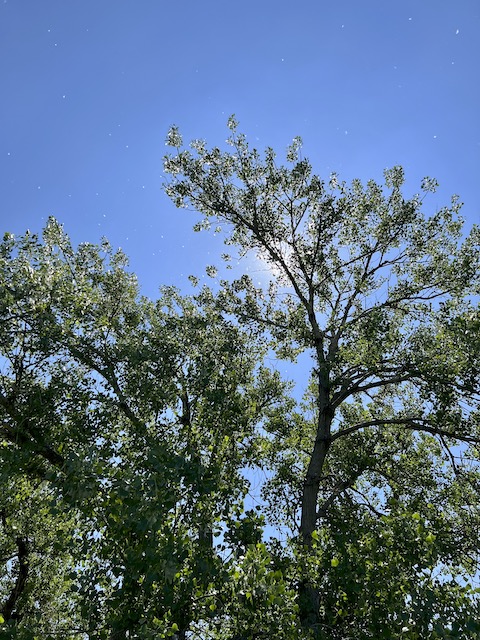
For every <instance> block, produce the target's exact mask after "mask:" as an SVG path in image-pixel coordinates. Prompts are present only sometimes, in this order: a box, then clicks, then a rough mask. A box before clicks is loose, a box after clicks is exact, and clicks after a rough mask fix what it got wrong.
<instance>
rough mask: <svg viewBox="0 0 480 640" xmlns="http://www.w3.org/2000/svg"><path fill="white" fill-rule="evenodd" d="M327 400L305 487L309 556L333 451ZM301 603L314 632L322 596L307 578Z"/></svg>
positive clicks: (303, 528) (304, 535) (304, 533)
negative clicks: (324, 479)
mask: <svg viewBox="0 0 480 640" xmlns="http://www.w3.org/2000/svg"><path fill="white" fill-rule="evenodd" d="M322 396H323V397H322ZM326 396H327V393H326V392H325V393H321V395H320V397H319V415H318V426H317V435H316V438H315V444H314V447H313V451H312V455H311V458H310V462H309V465H308V468H307V473H306V476H305V481H304V484H303V493H302V505H301V521H300V537H301V544H303V547H304V549H305V551H306V552H307V553H308V552H309V549H310V548H311V546H312V542H313V538H312V533H313V532H314V531H315V529H316V528H317V519H318V494H319V491H320V482H321V478H322V475H323V468H324V464H325V459H326V457H327V453H328V449H329V447H330V427H331V423H332V417H333V414H332V411H331V409H330V407H329V405H328V403H327V402H326ZM322 401H323V402H322ZM299 601H300V617H301V622H302V624H303V625H304V626H305V627H306V628H309V629H311V630H313V631H314V630H315V628H316V625H317V624H318V621H319V620H318V612H319V605H320V592H319V590H318V588H317V586H316V584H312V583H311V581H310V580H309V579H308V577H307V576H306V577H305V579H304V580H302V581H301V583H300V586H299Z"/></svg>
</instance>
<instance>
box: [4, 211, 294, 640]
mask: <svg viewBox="0 0 480 640" xmlns="http://www.w3.org/2000/svg"><path fill="white" fill-rule="evenodd" d="M0 290H1V293H0V319H1V322H0V347H1V374H0V444H1V446H0V456H1V464H0V477H1V482H2V485H1V486H2V495H1V496H0V562H1V573H0V614H1V618H0V634H1V637H2V638H18V639H22V640H27V639H28V640H33V639H34V638H42V640H43V639H46V638H48V639H50V638H56V637H62V638H65V639H68V640H70V639H71V638H88V639H94V638H95V639H104V638H105V639H109V640H110V639H111V640H113V639H116V638H162V637H174V636H175V637H177V638H179V639H180V638H186V637H187V634H188V633H189V630H190V629H194V628H196V627H198V628H200V629H201V628H202V624H203V625H204V624H206V623H207V622H210V621H211V620H212V619H214V618H215V617H216V616H218V614H217V613H216V612H217V610H220V611H221V610H222V609H223V608H224V601H225V600H226V593H227V594H228V589H230V590H232V589H233V586H232V585H231V586H230V587H228V585H229V584H230V583H231V579H230V574H231V573H232V572H233V571H234V569H233V568H232V567H233V566H234V565H235V570H237V568H239V567H240V565H241V564H242V560H241V559H240V558H239V557H238V555H237V556H235V557H234V558H229V557H228V551H225V548H223V549H221V548H217V546H219V545H218V544H217V543H216V542H215V540H214V533H215V532H217V531H218V532H221V531H227V529H228V530H229V531H230V534H229V540H230V542H229V545H230V548H234V547H240V546H242V545H244V544H247V543H248V535H247V533H248V526H249V522H250V521H251V522H252V523H253V524H255V521H254V520H252V517H249V516H248V515H243V499H244V497H245V494H246V493H247V491H248V484H249V483H248V479H247V478H246V476H245V473H244V468H245V467H246V466H248V465H249V464H251V461H252V459H255V458H256V453H255V429H256V425H257V424H258V423H260V422H262V420H263V419H264V415H265V414H266V413H268V411H269V410H271V409H272V408H274V407H275V406H276V404H277V403H278V402H280V401H281V398H282V394H283V387H284V385H283V383H281V381H280V379H279V376H278V375H277V374H275V373H274V372H271V371H270V370H269V369H267V368H265V367H262V366H261V362H262V353H263V351H264V346H263V345H262V342H261V341H259V340H257V339H256V338H255V337H254V336H249V335H248V333H247V332H246V331H245V330H244V329H242V328H241V327H239V326H238V325H235V324H234V323H233V322H232V321H228V320H225V319H224V318H223V317H222V316H221V314H220V313H219V312H218V310H217V309H216V306H217V305H216V302H215V296H214V295H213V294H212V293H211V292H210V291H209V290H208V289H204V290H203V291H202V293H201V294H200V295H199V296H197V297H196V298H185V297H182V296H180V295H179V293H178V292H177V291H176V290H175V289H172V288H168V287H167V288H164V289H163V292H162V295H161V297H160V298H159V299H158V300H156V301H151V300H148V299H146V298H143V297H141V296H140V295H139V290H138V285H137V282H136V279H135V277H134V276H133V275H132V274H131V273H129V272H128V269H127V266H126V260H125V257H124V256H123V254H122V253H121V252H113V251H112V250H111V248H110V247H109V246H108V245H107V244H106V243H104V244H103V245H102V246H95V245H90V244H82V245H80V246H79V247H78V248H77V249H74V248H73V246H72V244H71V242H70V240H69V238H68V236H67V235H66V234H65V232H64V231H63V229H62V227H61V226H60V225H59V224H58V222H56V221H55V220H53V219H51V220H49V222H48V225H47V226H46V228H45V230H44V232H43V237H42V238H38V237H37V236H36V235H34V234H31V233H27V234H26V235H25V236H23V237H20V238H14V237H13V236H12V235H10V234H7V235H6V236H5V238H4V241H3V243H2V244H1V246H0ZM236 525H237V526H236ZM252 526H253V525H252ZM237 528H239V530H240V532H237ZM250 528H252V527H250ZM243 530H245V531H243ZM242 531H243V533H242ZM257 537H258V536H257ZM257 542H258V540H257ZM220 546H221V545H220ZM242 548H243V546H242ZM277 582H278V580H277ZM225 585H227V587H225ZM225 589H226V591H225ZM273 606H274V608H275V607H276V609H277V610H279V611H280V610H281V609H283V602H281V603H280V601H279V602H277V604H274V605H273ZM269 612H270V614H271V613H272V606H269Z"/></svg>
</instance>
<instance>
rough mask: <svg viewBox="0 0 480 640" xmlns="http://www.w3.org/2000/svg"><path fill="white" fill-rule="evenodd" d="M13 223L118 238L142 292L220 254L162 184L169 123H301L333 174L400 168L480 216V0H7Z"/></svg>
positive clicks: (213, 137) (2, 197)
mask: <svg viewBox="0 0 480 640" xmlns="http://www.w3.org/2000/svg"><path fill="white" fill-rule="evenodd" d="M1 1H2V2H3V4H0V117H1V128H0V223H1V224H0V230H1V232H2V233H3V232H4V231H12V232H14V233H23V232H24V231H25V230H26V229H27V228H30V229H31V230H34V231H40V230H41V228H42V226H43V225H44V223H45V220H46V218H47V217H48V216H49V215H54V216H55V217H57V218H58V219H59V220H60V221H61V222H63V223H64V225H65V228H66V230H67V231H68V232H69V233H70V235H71V236H72V237H73V239H74V241H75V242H80V241H91V242H97V241H98V240H99V239H100V238H101V236H103V235H105V236H107V237H108V238H109V239H110V240H111V242H112V244H113V245H114V246H121V247H122V248H123V249H124V250H125V252H126V253H127V254H128V255H129V256H130V258H131V266H132V269H133V270H134V271H135V272H137V274H138V275H139V278H140V281H141V283H142V285H143V286H144V290H145V292H147V293H148V294H150V295H155V291H156V287H157V286H158V285H159V284H177V285H179V286H181V287H182V288H183V287H184V286H186V284H187V275H188V274H189V273H196V274H198V273H199V272H202V271H203V268H204V266H205V265H206V264H211V263H215V262H219V260H217V256H219V255H220V253H221V252H222V251H223V247H222V245H221V243H220V242H219V239H218V238H217V239H215V238H213V237H211V236H208V235H205V234H194V233H193V232H192V231H191V227H192V225H193V223H194V222H195V221H196V218H195V216H194V214H191V213H187V212H185V211H176V210H175V209H174V207H173V206H172V205H171V204H170V202H169V201H168V200H167V198H166V196H165V195H164V194H163V193H162V190H161V184H162V157H163V154H164V153H165V150H166V149H165V146H164V141H165V135H166V132H167V130H168V128H169V126H170V125H171V124H177V125H178V126H179V127H180V129H181V131H182V133H183V134H184V136H185V138H186V139H187V140H188V139H190V138H205V139H206V140H207V141H208V142H209V143H210V144H216V145H219V144H220V145H221V144H223V141H224V140H225V138H226V136H227V130H226V120H227V118H228V116H229V115H230V114H231V113H235V114H236V116H237V118H238V119H239V120H240V128H241V130H242V131H244V132H245V133H246V134H247V136H248V138H249V140H250V141H251V142H252V143H254V144H255V145H258V147H259V148H263V147H265V146H267V145H268V146H272V147H274V148H276V149H278V150H279V151H282V150H283V149H284V148H285V147H286V145H287V144H289V143H290V141H291V139H292V138H293V137H294V136H295V135H301V136H302V137H303V139H304V143H305V144H304V155H306V156H309V157H310V158H311V160H312V162H313V164H314V168H315V170H316V172H317V173H319V174H320V175H321V176H323V177H325V178H328V176H329V174H330V173H331V172H332V171H336V172H337V173H338V174H339V176H340V178H342V179H346V180H350V179H351V178H353V177H360V178H362V179H368V178H370V177H373V178H377V179H380V178H381V176H382V171H383V169H384V168H385V167H388V166H392V165H394V164H403V165H404V167H405V169H406V172H407V178H408V186H409V188H410V189H411V191H412V193H413V192H415V191H416V190H417V187H418V185H419V182H420V180H421V178H422V177H423V176H425V175H431V176H434V177H436V178H437V179H438V180H439V181H440V184H441V190H440V192H439V193H438V194H435V195H434V196H432V197H431V198H430V205H429V206H431V207H432V208H433V209H434V208H435V207H438V206H441V205H443V204H448V202H449V197H450V195H451V194H452V193H458V194H459V195H460V196H461V199H462V200H463V201H464V202H465V208H464V215H465V216H466V217H467V218H468V220H469V222H470V223H471V222H473V221H478V220H480V214H479V212H480V195H479V178H480V74H479V68H480V3H479V2H478V0H401V1H400V2H398V1H397V2H393V0H335V1H331V2H325V1H324V0H296V1H295V2H291V1H288V2H287V1H283V0H255V1H252V0H243V1H242V2H234V1H228V0H204V1H203V2H199V1H198V0H169V1H167V0H82V1H80V0H77V1H75V0H1Z"/></svg>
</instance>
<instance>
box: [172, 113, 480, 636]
mask: <svg viewBox="0 0 480 640" xmlns="http://www.w3.org/2000/svg"><path fill="white" fill-rule="evenodd" d="M229 128H230V132H231V135H230V138H229V139H228V141H227V142H228V144H229V145H230V146H231V148H232V150H231V151H221V150H220V149H219V148H212V149H208V148H207V146H206V144H205V143H204V142H203V141H198V140H196V141H194V142H192V144H191V149H190V150H188V149H185V148H183V145H182V139H181V136H180V134H179V132H178V130H177V129H176V128H172V129H171V131H170V133H169V136H168V139H167V143H168V144H169V145H170V146H171V147H173V148H174V149H175V151H174V152H173V153H172V154H170V155H168V156H167V157H166V159H165V170H166V173H167V174H169V175H170V176H171V180H170V182H169V183H168V184H167V185H166V192H167V194H168V195H169V196H170V197H171V198H172V199H173V201H174V202H175V204H176V205H177V206H179V207H191V208H193V209H194V210H196V211H198V212H199V213H201V214H202V215H203V216H204V219H203V221H202V222H200V223H199V224H198V225H197V228H198V229H201V228H208V227H209V225H210V221H211V220H215V221H217V222H218V223H220V224H222V225H223V226H224V228H225V230H226V232H227V233H228V235H227V244H229V245H236V246H238V247H239V248H240V251H241V253H242V254H243V253H246V252H249V251H253V252H254V253H256V254H257V256H259V257H260V259H262V260H264V261H265V262H266V263H267V265H268V267H269V268H270V270H271V271H270V272H271V282H270V284H269V286H268V287H258V286H255V285H254V283H253V282H252V280H251V279H250V278H249V277H248V276H246V275H244V276H242V277H241V278H240V279H238V280H236V281H233V282H230V283H229V282H223V283H222V286H223V288H224V293H223V304H224V306H225V308H226V309H227V310H228V311H229V312H230V313H232V314H235V315H236V317H237V318H238V322H239V324H240V325H241V326H248V327H251V329H252V331H256V332H258V334H261V335H268V336H269V338H270V343H269V345H270V348H271V349H273V350H274V351H275V352H276V353H277V355H278V356H279V357H283V358H289V359H291V360H295V358H296V357H297V356H298V355H299V354H300V353H303V352H307V353H310V354H311V355H312V359H313V364H312V368H311V382H310V386H309V389H308V390H307V394H306V398H305V404H304V406H303V409H302V410H301V411H299V410H298V409H295V410H292V411H290V412H289V413H287V414H283V415H282V414H277V415H275V416H272V418H271V419H270V421H269V422H268V425H267V426H266V427H265V428H266V431H267V432H268V435H266V436H265V438H264V448H265V453H266V457H267V458H268V457H269V459H270V462H271V467H270V468H271V470H272V471H273V472H274V475H273V477H272V478H271V479H270V482H269V486H267V487H266V488H265V500H266V502H267V504H270V505H271V510H272V511H273V512H275V511H277V516H278V510H279V509H280V510H281V511H282V519H283V521H286V522H287V523H288V524H289V526H290V529H291V532H292V539H295V534H296V533H298V536H297V545H296V547H294V553H295V554H296V555H295V556H294V557H295V562H296V564H297V569H298V570H300V578H299V582H298V589H297V595H298V602H299V605H300V619H301V622H302V625H303V627H304V629H305V630H309V631H311V632H312V633H313V634H314V635H315V636H316V637H321V638H323V637H325V638H347V637H355V638H379V637H389V638H390V637H408V638H427V637H428V638H430V637H431V638H435V637H478V636H477V634H478V633H479V629H480V628H479V626H478V623H476V622H475V620H476V616H475V613H474V612H475V611H477V612H478V606H479V605H478V599H476V596H475V595H474V593H473V591H471V590H470V588H469V587H468V586H465V583H464V582H463V583H462V580H460V582H459V578H460V577H461V576H464V577H465V576H467V575H469V576H473V575H474V574H475V572H476V571H477V570H478V559H479V556H478V536H477V535H476V534H475V533H474V532H475V530H478V526H479V524H480V522H479V510H478V506H479V504H478V488H479V487H480V484H479V480H480V477H479V466H478V457H479V448H478V445H479V443H480V430H479V422H478V417H479V407H478V399H479V387H478V373H479V361H480V360H479V347H480V342H479V332H478V329H479V326H480V324H479V320H480V316H479V312H478V307H477V306H476V301H477V299H478V298H477V297H478V294H479V293H480V291H479V274H480V268H479V267H480V264H479V262H480V251H479V237H480V234H479V229H478V228H477V227H474V228H473V229H472V230H471V232H470V234H469V235H467V236H466V237H464V238H462V222H461V219H460V218H459V215H458V213H459V209H460V203H459V201H458V198H457V197H454V198H453V199H452V203H451V206H450V207H444V208H442V209H440V210H439V211H437V212H436V213H434V214H433V215H431V216H429V217H428V216H425V215H424V214H423V213H422V203H423V197H421V196H420V195H418V194H417V195H414V196H413V197H411V198H406V197H405V196H404V195H403V194H402V186H403V182H404V175H403V171H402V169H401V168H400V167H394V168H392V169H390V170H387V171H386V172H385V186H381V185H379V184H377V183H376V182H374V181H369V182H368V183H367V184H366V185H362V184H361V182H360V181H359V180H355V181H354V182H353V183H352V185H351V186H347V185H346V184H344V183H341V182H339V181H338V180H337V178H336V176H332V177H331V179H330V182H329V184H328V185H327V184H325V183H324V182H323V181H322V180H321V179H320V178H319V177H318V176H316V175H314V174H313V173H312V168H311V166H310V163H309V161H308V160H306V159H304V158H302V157H301V153H300V151H301V141H300V140H299V139H295V140H294V142H293V144H292V146H291V147H290V148H289V150H288V153H287V161H288V162H289V163H290V166H287V167H285V166H278V165H277V163H276V161H275V153H274V152H273V150H272V149H267V150H266V152H265V154H264V156H262V155H261V154H260V153H259V152H258V151H257V150H256V149H250V147H249V146H248V143H247V140H246V137H245V136H244V135H242V134H239V133H238V132H237V122H236V121H235V119H234V118H233V117H232V118H231V119H230V120H229ZM435 188H436V183H435V181H433V180H431V179H428V178H426V179H424V181H423V182H422V191H423V192H425V193H427V192H429V191H434V190H435ZM282 495H286V496H288V497H289V499H288V501H286V502H283V503H282V500H281V498H280V496H282ZM291 501H293V505H292V504H291ZM297 519H298V521H297ZM440 576H442V577H440ZM471 634H474V635H471Z"/></svg>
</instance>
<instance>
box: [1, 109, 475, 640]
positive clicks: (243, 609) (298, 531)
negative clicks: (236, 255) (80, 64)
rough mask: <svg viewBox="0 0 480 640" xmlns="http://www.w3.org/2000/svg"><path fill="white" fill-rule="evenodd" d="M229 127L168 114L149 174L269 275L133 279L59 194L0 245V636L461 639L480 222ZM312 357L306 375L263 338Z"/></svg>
mask: <svg viewBox="0 0 480 640" xmlns="http://www.w3.org/2000/svg"><path fill="white" fill-rule="evenodd" d="M230 128H231V137H230V139H229V142H230V144H231V145H232V147H233V148H232V150H231V151H229V152H222V151H220V150H219V149H212V150H208V149H207V147H206V144H205V143H202V142H199V141H196V142H194V143H193V144H192V146H193V149H192V150H186V149H184V148H183V147H182V146H181V139H180V136H179V134H178V131H176V130H175V129H174V130H172V131H171V133H170V136H169V142H170V143H171V144H172V145H173V146H174V149H175V151H174V152H173V154H172V155H171V156H169V157H167V159H166V169H167V172H169V173H170V174H171V176H172V177H171V181H170V183H169V184H168V185H167V192H168V193H169V195H170V196H171V197H172V198H173V199H174V200H175V201H176V203H177V204H178V205H180V206H193V207H194V208H195V209H197V210H198V211H199V212H200V213H202V214H203V215H204V216H205V219H204V221H203V222H201V223H199V225H198V228H202V227H208V225H209V222H210V220H211V219H214V220H216V221H218V222H219V223H220V224H223V225H224V226H225V227H226V230H227V231H229V235H228V242H229V243H230V244H232V245H237V246H238V247H239V248H240V251H241V252H242V253H245V252H248V251H253V252H256V253H257V254H258V255H259V256H260V259H262V260H264V261H265V262H266V264H268V266H269V268H270V274H271V277H270V280H271V282H270V283H267V284H266V285H265V287H262V286H260V285H258V284H254V283H253V282H252V280H251V279H250V278H249V277H248V276H247V275H246V274H245V275H243V276H241V277H240V278H238V279H232V280H231V281H227V280H225V281H222V282H220V283H216V285H215V287H214V290H212V289H209V288H208V287H202V288H197V290H196V291H197V292H196V293H195V295H192V296H182V295H180V293H179V292H178V291H177V290H176V289H174V288H172V287H165V286H164V287H162V289H161V294H160V297H159V299H158V300H150V299H147V298H145V297H143V296H141V294H140V289H139V286H138V283H137V281H136V278H135V276H134V275H133V274H132V273H131V272H130V271H129V269H128V264H127V260H126V258H125V256H124V255H123V254H122V253H121V252H115V251H113V250H112V249H111V247H110V246H109V245H108V243H107V242H106V241H105V242H103V243H102V244H101V245H100V246H96V245H91V244H81V245H80V246H78V247H77V248H74V247H73V246H72V243H71V242H70V240H69V238H68V236H67V234H66V233H65V232H64V231H63V229H62V227H61V225H60V224H59V223H58V222H56V221H55V220H54V219H50V220H49V221H48V224H47V226H46V227H45V229H44V231H43V235H42V237H41V238H39V237H37V236H36V235H35V234H31V233H29V232H27V233H26V234H25V235H24V236H23V237H19V238H15V237H13V236H12V235H11V234H6V235H5V237H4V240H3V243H1V245H0V350H1V351H0V356H1V357H0V480H1V487H2V493H1V496H0V561H1V564H0V566H1V573H0V635H1V637H2V638H12V639H13V638H15V639H18V640H34V639H35V638H42V640H43V639H47V640H51V639H52V638H58V637H61V638H65V639H66V640H74V639H80V640H120V639H125V640H126V639H127V638H128V639H129V640H130V639H133V638H137V639H144V638H145V639H149V638H150V639H152V640H153V639H157V638H173V639H174V640H186V639H187V638H188V639H196V640H210V639H215V638H217V639H219V640H253V639H256V640H260V639H264V638H265V639H266V638H271V637H275V638H278V639H280V640H299V639H300V640H301V639H303V640H307V639H308V640H311V639H312V638H317V639H322V640H326V639H329V640H347V639H349V638H356V639H359V640H373V639H374V638H375V639H376V638H382V637H383V638H392V637H393V638H404V639H407V640H420V639H421V640H424V639H427V640H433V639H434V638H450V639H453V638H478V636H479V633H480V627H479V624H478V620H479V619H480V602H479V598H478V590H477V591H476V590H475V588H474V586H472V584H474V582H475V579H476V577H477V575H478V560H479V549H478V533H477V532H478V530H479V525H480V522H479V508H478V507H479V504H478V501H479V497H478V496H479V487H480V478H479V470H480V469H479V443H480V433H479V431H480V430H479V424H478V416H479V413H480V412H479V407H478V372H479V371H478V363H479V361H480V360H479V351H480V339H479V332H478V329H479V313H478V308H477V305H476V303H477V299H478V293H479V276H478V274H479V272H480V270H479V268H478V267H479V257H480V256H479V249H478V230H477V229H475V228H474V229H473V230H472V231H471V232H470V234H469V235H468V236H467V235H466V236H462V226H461V222H460V219H459V216H458V212H459V208H460V205H459V202H458V200H457V199H454V200H453V202H452V205H451V207H449V208H444V209H442V210H440V211H438V212H437V213H435V214H433V215H431V216H430V217H426V216H424V214H422V211H421V207H422V200H421V198H420V196H413V197H412V198H410V199H405V197H404V196H403V195H402V180H403V174H402V171H401V170H400V169H399V168H394V169H392V170H390V171H388V172H387V173H386V185H385V187H382V186H380V185H377V184H376V183H374V182H369V183H368V184H367V185H366V186H363V185H362V184H360V182H358V181H355V182H354V183H353V184H352V185H351V186H347V185H345V184H342V183H339V182H338V180H337V179H336V178H335V177H332V180H331V183H330V184H329V185H325V184H324V183H323V182H322V181H321V180H320V179H319V178H318V177H316V176H315V175H313V174H312V170H311V167H310V165H309V163H308V161H307V160H304V159H302V158H301V157H300V142H299V141H298V140H296V141H294V144H293V145H292V147H291V148H290V150H289V153H288V158H287V160H288V162H289V163H290V164H289V165H287V166H285V167H283V166H277V164H276V162H275V156H274V153H273V151H272V150H267V152H266V154H265V156H261V154H260V153H258V152H257V151H255V150H251V149H249V147H248V145H247V142H246V139H245V137H244V136H242V135H240V134H238V133H237V131H236V123H235V121H234V119H232V120H231V121H230ZM434 186H435V184H434V182H433V181H430V180H425V181H424V184H423V187H424V190H426V191H427V192H428V191H429V190H432V189H433V188H434ZM225 257H226V259H228V256H225ZM208 272H209V274H210V275H215V270H214V269H213V267H211V268H209V269H208ZM198 282H199V280H198V279H197V278H195V277H192V283H193V284H194V285H196V286H197V287H198ZM308 355H310V356H311V360H310V361H309V362H311V367H310V369H311V370H310V379H309V382H308V384H307V385H306V388H305V389H304V394H303V397H301V395H302V394H301V393H299V391H298V388H295V387H294V386H293V385H292V384H291V383H289V382H288V381H286V380H283V379H282V378H281V376H280V374H279V373H278V372H277V371H275V369H274V368H273V367H272V365H271V364H270V363H271V362H272V360H273V358H274V356H276V357H277V358H283V359H287V360H291V361H292V362H295V361H297V359H298V358H301V363H302V366H303V365H305V362H307V357H306V356H308ZM297 386H298V385H297ZM259 471H261V472H262V474H263V476H264V478H265V481H264V483H263V486H262V489H261V494H258V492H257V493H255V490H254V488H253V486H252V485H253V478H254V476H255V474H256V473H257V472H259Z"/></svg>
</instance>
